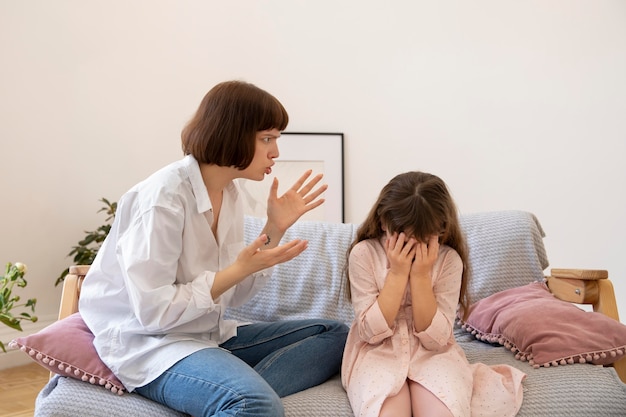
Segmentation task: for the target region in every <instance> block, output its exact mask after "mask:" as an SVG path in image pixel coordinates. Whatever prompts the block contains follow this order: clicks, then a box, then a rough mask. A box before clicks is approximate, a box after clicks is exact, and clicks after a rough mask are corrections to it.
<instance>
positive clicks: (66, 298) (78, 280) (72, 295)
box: [59, 265, 89, 320]
mask: <svg viewBox="0 0 626 417" xmlns="http://www.w3.org/2000/svg"><path fill="white" fill-rule="evenodd" d="M87 271H89V265H74V266H70V272H69V273H68V274H67V275H66V276H65V279H64V280H63V292H62V293H61V305H60V307H59V320H61V319H64V318H65V317H67V316H69V315H71V314H74V313H76V312H77V311H78V299H79V298H80V287H81V285H82V284H83V279H85V275H87Z"/></svg>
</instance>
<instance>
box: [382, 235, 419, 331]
mask: <svg viewBox="0 0 626 417" xmlns="http://www.w3.org/2000/svg"><path fill="white" fill-rule="evenodd" d="M405 238H406V236H405V234H404V233H400V234H399V235H398V234H393V235H392V236H390V237H389V238H388V239H387V241H386V243H385V251H386V252H387V259H388V260H389V272H387V276H386V278H385V283H384V285H383V288H382V289H381V290H380V295H379V296H378V305H379V307H380V310H381V312H382V313H383V316H384V317H385V321H386V322H387V325H388V326H389V327H390V328H392V327H393V324H394V322H395V321H396V316H397V315H398V311H399V309H400V305H401V304H402V299H403V297H404V293H405V291H406V286H407V283H408V282H409V271H410V270H411V260H412V259H413V256H415V244H416V243H417V242H416V241H415V239H413V238H411V239H409V240H408V241H405Z"/></svg>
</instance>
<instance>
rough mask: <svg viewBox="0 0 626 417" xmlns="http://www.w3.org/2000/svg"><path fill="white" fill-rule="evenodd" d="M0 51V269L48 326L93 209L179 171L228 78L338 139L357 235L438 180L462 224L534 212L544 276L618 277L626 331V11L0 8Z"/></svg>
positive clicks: (451, 4) (123, 5) (330, 6)
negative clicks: (16, 264) (391, 185)
mask: <svg viewBox="0 0 626 417" xmlns="http://www.w3.org/2000/svg"><path fill="white" fill-rule="evenodd" d="M0 52H1V54H0V56H1V58H0V59H1V60H2V62H1V64H0V158H1V159H0V178H1V179H0V181H1V183H0V198H1V204H2V211H1V215H0V236H1V238H0V263H6V262H8V261H21V262H24V263H26V264H28V266H29V272H28V275H27V278H29V285H28V287H27V289H26V291H24V296H25V297H28V296H37V297H38V298H39V304H38V313H39V315H40V316H41V317H42V319H43V320H44V322H45V321H51V320H54V318H55V317H56V311H57V307H58V301H59V297H60V288H58V287H54V286H53V282H54V281H55V279H56V277H57V276H58V274H59V273H60V271H61V270H62V269H63V268H64V267H65V266H66V265H67V264H69V263H70V262H71V259H69V258H67V257H66V254H67V253H68V252H69V250H70V248H71V246H72V245H74V244H75V243H76V242H77V240H78V239H80V238H81V237H82V236H83V231H84V230H91V229H93V228H95V227H96V226H97V225H99V224H100V223H101V222H102V220H103V218H104V217H103V216H102V214H101V213H100V214H99V213H97V210H98V209H99V208H100V204H99V202H98V199H100V198H101V197H107V198H110V199H113V200H116V199H117V198H119V196H120V195H121V194H122V193H123V192H124V191H125V190H126V189H127V188H129V187H130V186H131V185H133V184H134V183H135V182H137V181H139V180H141V179H143V178H144V177H145V176H147V175H148V174H149V173H151V172H152V171H154V170H156V169H157V168H160V167H161V166H163V165H164V164H166V163H168V162H170V161H173V160H175V159H178V158H179V157H180V156H181V151H180V145H179V132H180V129H181V128H182V126H183V124H184V123H185V121H186V120H187V119H188V117H189V116H190V115H191V114H192V112H193V111H194V110H195V108H196V107H197V105H198V103H199V101H200V99H201V98H202V96H203V95H204V94H205V92H206V91H207V90H208V89H209V88H210V87H212V86H213V85H214V84H216V83H218V82H220V81H223V80H227V79H245V80H247V81H250V82H253V83H255V84H257V85H259V86H260V87H262V88H264V89H266V90H268V91H270V92H272V93H273V94H274V95H276V96H277V97H278V98H279V99H280V100H281V101H282V102H283V104H284V105H285V106H286V108H287V109H288V111H289V113H290V117H291V123H290V125H289V127H288V130H291V131H315V132H343V133H345V170H346V178H345V180H346V183H345V187H346V193H345V200H346V216H347V219H346V220H347V221H349V222H359V221H361V220H362V219H363V217H364V216H365V214H366V212H367V210H368V209H369V206H370V205H371V204H372V203H373V200H374V199H375V197H376V195H377V193H378V190H379V189H380V187H382V186H383V184H384V183H386V182H387V181H388V180H389V179H390V178H391V177H392V176H394V175H395V174H397V173H399V172H402V171H406V170H414V169H415V170H425V171H430V172H433V173H436V174H438V175H440V176H441V177H442V178H444V179H445V180H446V181H447V182H448V184H449V185H450V187H451V189H452V191H453V193H454V195H455V197H456V199H457V202H458V205H459V208H460V209H461V211H462V212H474V211H487V210H499V209H522V210H528V211H532V212H534V213H535V214H536V215H537V216H538V217H539V219H540V220H541V222H542V224H543V226H544V228H545V231H546V233H547V237H546V239H545V243H546V245H547V248H548V254H549V257H550V260H551V265H552V266H554V267H577V268H603V269H608V270H609V272H610V275H611V276H612V278H613V279H614V284H615V287H616V291H617V293H618V298H619V303H621V304H622V305H621V309H620V314H621V318H622V321H624V320H626V319H625V318H626V262H624V255H623V254H624V252H625V251H626V243H625V242H626V240H625V238H624V232H625V231H626V220H625V215H626V199H625V191H626V169H625V168H624V158H625V157H626V80H625V78H626V2H623V1H621V0H614V1H609V0H595V1H588V0H559V1H556V0H554V1H546V0H533V1H524V2H521V1H501V0H498V1H487V0H476V1H442V2H434V1H423V0H412V1H400V0H397V1H391V2H380V1H363V0H359V1H357V0H344V1H336V0H317V1H315V2H307V1H295V0H284V1H281V0H265V1H259V0H248V1H245V0H239V1H231V2H226V1H185V2H178V1H174V0H170V1H167V0H145V1H137V0H134V1H110V0H108V1H95V0H94V1H89V2H85V1H82V0H58V1H55V2H49V1H44V0H31V1H28V2H17V1H11V0H0ZM1 340H4V339H1Z"/></svg>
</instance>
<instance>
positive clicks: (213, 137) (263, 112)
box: [181, 81, 289, 169]
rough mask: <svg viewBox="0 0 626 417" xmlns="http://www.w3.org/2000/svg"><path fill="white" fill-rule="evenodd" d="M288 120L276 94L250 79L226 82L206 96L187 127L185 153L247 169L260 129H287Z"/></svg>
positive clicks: (184, 130) (206, 162)
mask: <svg viewBox="0 0 626 417" xmlns="http://www.w3.org/2000/svg"><path fill="white" fill-rule="evenodd" d="M288 123H289V116H288V115H287V111H286V110H285V108H284V107H283V105H282V104H281V103H280V102H279V101H278V100H277V99H276V98H275V97H274V96H272V95H271V94H269V93H268V92H266V91H264V90H262V89H260V88H258V87H257V86H255V85H253V84H250V83H247V82H243V81H226V82H223V83H220V84H217V85H216V86H215V87H213V88H212V89H211V90H210V91H209V92H208V93H207V94H206V95H205V96H204V98H203V99H202V102H201V103H200V106H199V107H198V110H197V111H196V114H195V115H194V116H193V117H192V118H191V120H190V121H189V122H188V123H187V125H186V126H185V128H184V129H183V131H182V134H181V139H182V148H183V152H184V154H185V155H193V157H194V158H196V160H197V161H198V162H200V163H205V164H215V165H218V166H229V167H236V168H238V169H245V168H246V167H248V165H250V163H251V162H252V158H253V157H254V149H255V146H256V143H255V138H256V134H257V132H259V131H262V130H269V129H278V130H279V131H283V130H285V128H286V127H287V124H288Z"/></svg>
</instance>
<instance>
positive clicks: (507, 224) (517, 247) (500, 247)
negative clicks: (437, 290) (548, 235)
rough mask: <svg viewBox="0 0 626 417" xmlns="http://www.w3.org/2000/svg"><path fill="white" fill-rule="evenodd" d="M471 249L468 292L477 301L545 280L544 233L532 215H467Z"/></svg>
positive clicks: (463, 222)
mask: <svg viewBox="0 0 626 417" xmlns="http://www.w3.org/2000/svg"><path fill="white" fill-rule="evenodd" d="M460 223H461V228H462V229H463V232H464V233H465V236H466V238H467V244H468V247H469V264H470V267H471V272H472V274H471V279H470V281H469V285H468V292H469V296H470V300H471V302H476V301H478V300H480V299H482V298H485V297H488V296H490V295H491V294H495V293H497V292H500V291H504V290H507V289H509V288H515V287H519V286H522V285H526V284H528V283H531V282H534V281H542V280H543V279H544V273H543V271H544V270H545V269H546V268H547V267H548V257H547V255H546V250H545V247H544V245H543V237H544V232H543V229H542V227H541V225H540V224H539V221H538V220H537V218H536V217H535V215H533V214H532V213H528V212H525V211H519V210H504V211H493V212H482V213H470V214H463V215H461V217H460Z"/></svg>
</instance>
